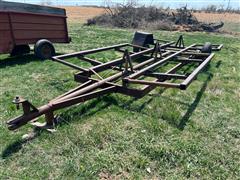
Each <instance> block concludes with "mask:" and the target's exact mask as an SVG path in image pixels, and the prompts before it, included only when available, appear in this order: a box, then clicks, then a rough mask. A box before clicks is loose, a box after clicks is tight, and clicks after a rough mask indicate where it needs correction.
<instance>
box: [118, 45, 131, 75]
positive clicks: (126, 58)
mask: <svg viewBox="0 0 240 180" xmlns="http://www.w3.org/2000/svg"><path fill="white" fill-rule="evenodd" d="M123 60H124V62H125V68H124V72H127V71H128V69H129V66H130V70H131V72H134V70H133V65H132V59H131V56H130V55H129V51H128V50H127V49H125V51H124V54H123ZM120 69H122V64H121V65H120Z"/></svg>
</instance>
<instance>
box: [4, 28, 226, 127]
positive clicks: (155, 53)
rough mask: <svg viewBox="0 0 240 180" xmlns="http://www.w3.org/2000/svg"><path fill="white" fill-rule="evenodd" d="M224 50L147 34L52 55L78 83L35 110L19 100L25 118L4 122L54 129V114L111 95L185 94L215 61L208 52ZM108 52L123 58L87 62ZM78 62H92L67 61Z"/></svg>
mask: <svg viewBox="0 0 240 180" xmlns="http://www.w3.org/2000/svg"><path fill="white" fill-rule="evenodd" d="M222 46H223V45H211V44H209V43H206V44H205V45H198V44H192V45H189V46H185V45H184V41H183V37H182V36H180V38H179V39H178V41H177V42H176V43H175V42H172V41H166V40H163V41H162V40H157V39H153V35H152V34H149V33H141V32H136V33H135V36H134V39H133V43H132V44H129V43H125V44H118V45H114V46H108V47H103V48H98V49H92V50H85V51H80V52H76V53H72V54H66V55H60V56H55V57H53V58H52V60H53V61H56V62H59V63H61V64H64V65H66V66H69V67H71V68H73V69H76V70H79V72H78V73H76V74H75V75H74V79H75V81H77V82H79V83H81V84H80V85H79V86H78V87H76V88H75V89H72V90H70V91H68V92H67V93H65V94H63V95H61V96H59V97H57V98H55V99H53V100H51V101H50V102H49V103H48V104H46V105H44V106H41V107H39V108H36V107H34V106H33V105H32V104H31V103H30V102H29V101H27V100H24V99H22V98H20V97H17V98H15V100H14V101H13V102H14V103H15V104H16V105H17V107H19V105H22V107H23V115H22V116H19V117H17V118H14V119H12V120H10V121H8V122H7V124H8V128H9V129H10V130H15V129H18V128H19V127H21V126H23V125H25V124H27V123H28V122H33V120H34V119H35V118H38V117H40V116H42V115H45V120H46V122H45V123H44V124H39V123H35V122H34V123H33V124H34V125H37V126H41V127H44V128H53V127H54V125H56V122H55V119H54V111H56V110H59V109H62V108H66V107H69V106H73V105H76V104H79V103H82V102H85V101H87V100H90V99H93V98H97V97H100V96H103V95H106V94H110V93H120V94H124V95H128V96H132V97H136V98H141V97H143V96H145V95H146V94H147V93H149V92H150V91H152V90H153V89H155V88H156V87H165V88H178V89H181V90H185V89H187V87H188V86H189V85H190V84H191V83H192V81H193V80H194V79H196V77H197V75H198V74H199V73H200V72H201V71H202V70H203V69H204V68H205V67H206V66H207V65H208V64H209V63H210V61H211V59H212V58H213V56H214V53H212V51H219V50H221V48H222ZM130 48H131V49H132V51H130V50H129V49H130ZM108 50H114V51H117V52H120V53H122V57H121V58H119V59H115V60H112V61H108V62H105V63H103V62H100V61H98V60H95V59H91V58H89V57H87V55H90V54H94V53H98V52H105V51H108ZM76 57H77V58H78V59H79V61H85V62H88V63H90V64H91V67H90V68H85V67H80V66H78V65H76V64H73V63H70V62H68V61H67V60H69V59H71V58H76ZM185 67H191V69H192V71H191V72H185V73H183V69H184V68H185ZM180 72H181V73H180Z"/></svg>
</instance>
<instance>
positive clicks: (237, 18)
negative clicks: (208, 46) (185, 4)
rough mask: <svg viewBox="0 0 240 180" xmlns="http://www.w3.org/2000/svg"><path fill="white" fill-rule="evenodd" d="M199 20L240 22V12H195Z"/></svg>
mask: <svg viewBox="0 0 240 180" xmlns="http://www.w3.org/2000/svg"><path fill="white" fill-rule="evenodd" d="M194 15H195V16H196V17H197V19H198V20H199V21H206V22H219V21H223V22H233V23H240V14H232V13H222V14H219V13H204V12H201V13H194Z"/></svg>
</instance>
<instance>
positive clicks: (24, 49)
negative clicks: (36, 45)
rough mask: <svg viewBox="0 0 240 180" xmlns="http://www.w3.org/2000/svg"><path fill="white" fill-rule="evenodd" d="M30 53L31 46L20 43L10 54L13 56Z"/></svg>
mask: <svg viewBox="0 0 240 180" xmlns="http://www.w3.org/2000/svg"><path fill="white" fill-rule="evenodd" d="M28 53H30V46H29V45H18V46H15V47H14V48H13V50H12V52H11V54H10V56H11V57H13V56H21V55H23V54H28Z"/></svg>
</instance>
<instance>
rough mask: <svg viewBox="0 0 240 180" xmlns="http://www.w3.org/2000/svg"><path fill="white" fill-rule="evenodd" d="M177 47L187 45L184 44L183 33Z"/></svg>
mask: <svg viewBox="0 0 240 180" xmlns="http://www.w3.org/2000/svg"><path fill="white" fill-rule="evenodd" d="M175 46H176V47H183V48H184V47H185V45H184V40H183V35H180V36H179V38H178V40H177V42H176V44H175Z"/></svg>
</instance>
